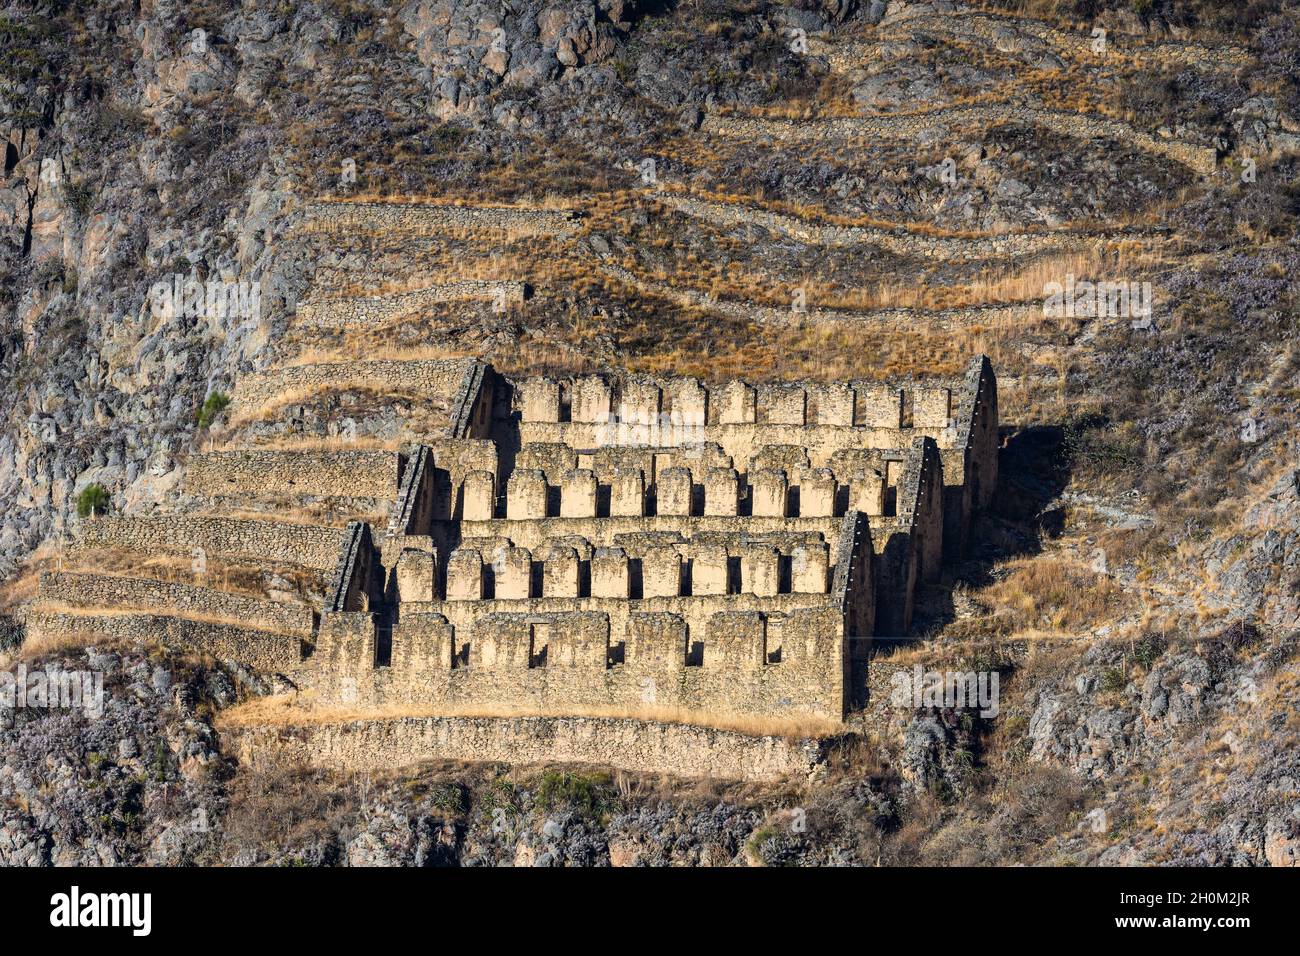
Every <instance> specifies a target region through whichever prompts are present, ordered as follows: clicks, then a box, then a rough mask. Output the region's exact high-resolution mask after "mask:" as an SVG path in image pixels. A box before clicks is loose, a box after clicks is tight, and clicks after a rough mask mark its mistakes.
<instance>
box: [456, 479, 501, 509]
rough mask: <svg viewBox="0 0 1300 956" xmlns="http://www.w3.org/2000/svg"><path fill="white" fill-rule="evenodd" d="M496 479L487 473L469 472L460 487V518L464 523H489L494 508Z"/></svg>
mask: <svg viewBox="0 0 1300 956" xmlns="http://www.w3.org/2000/svg"><path fill="white" fill-rule="evenodd" d="M496 495H497V479H496V476H495V475H493V474H492V473H491V472H489V471H471V472H470V473H469V474H468V475H466V476H465V483H464V484H463V485H461V516H462V517H463V518H464V520H465V521H490V520H492V512H493V509H494V508H495V507H496Z"/></svg>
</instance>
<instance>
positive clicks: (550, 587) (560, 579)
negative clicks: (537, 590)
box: [542, 546, 580, 598]
mask: <svg viewBox="0 0 1300 956" xmlns="http://www.w3.org/2000/svg"><path fill="white" fill-rule="evenodd" d="M542 561H543V565H542V596H543V597H566V598H572V597H577V596H578V581H579V571H580V567H579V563H578V552H577V551H576V550H575V549H573V548H568V547H560V546H553V547H551V549H550V550H549V551H547V552H546V553H545V555H544V556H543V558H542Z"/></svg>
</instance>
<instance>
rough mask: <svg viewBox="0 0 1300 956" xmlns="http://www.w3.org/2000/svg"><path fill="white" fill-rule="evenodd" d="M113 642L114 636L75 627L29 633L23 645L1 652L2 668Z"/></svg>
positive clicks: (0, 666) (0, 664)
mask: <svg viewBox="0 0 1300 956" xmlns="http://www.w3.org/2000/svg"><path fill="white" fill-rule="evenodd" d="M111 643H114V641H113V639H112V638H108V637H105V636H104V635H102V634H94V633H92V632H89V631H79V630H76V629H75V628H70V629H68V630H66V631H59V632H58V633H55V634H41V635H28V636H27V637H26V638H25V639H24V640H23V643H22V646H21V647H17V648H14V649H12V650H9V651H5V652H4V653H0V670H3V669H6V668H9V667H12V666H13V665H14V664H17V663H19V662H20V661H31V660H35V659H36V658H38V657H43V656H44V655H46V654H53V653H56V652H59V651H69V650H78V649H80V648H83V647H94V646H95V645H98V644H111Z"/></svg>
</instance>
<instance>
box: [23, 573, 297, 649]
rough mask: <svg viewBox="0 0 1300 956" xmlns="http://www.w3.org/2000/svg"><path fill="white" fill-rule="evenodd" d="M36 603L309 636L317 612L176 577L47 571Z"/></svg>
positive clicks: (43, 576)
mask: <svg viewBox="0 0 1300 956" xmlns="http://www.w3.org/2000/svg"><path fill="white" fill-rule="evenodd" d="M37 601H38V602H39V604H41V605H50V604H53V605H58V606H66V607H69V608H80V609H83V610H86V609H95V608H100V609H119V610H124V609H129V610H135V611H150V612H155V613H157V614H161V615H169V616H179V617H185V616H191V615H198V616H203V617H214V618H224V619H227V620H229V621H238V622H240V625H241V626H242V627H244V628H246V629H250V630H256V631H270V632H272V633H277V634H294V635H297V636H298V637H303V638H306V637H310V636H311V633H312V629H313V627H314V625H315V614H314V612H313V611H312V609H311V608H310V607H306V606H304V605H291V604H277V603H275V602H273V601H264V600H259V599H257V598H252V597H247V596H245V595H242V594H233V593H231V592H229V591H219V590H217V589H215V588H206V587H196V586H194V585H190V584H180V583H177V582H174V581H156V580H153V579H150V578H128V577H119V576H116V575H109V574H73V573H67V572H61V573H50V572H45V573H42V574H41V577H40V590H39V592H38V597H37Z"/></svg>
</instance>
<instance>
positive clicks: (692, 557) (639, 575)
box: [396, 534, 833, 603]
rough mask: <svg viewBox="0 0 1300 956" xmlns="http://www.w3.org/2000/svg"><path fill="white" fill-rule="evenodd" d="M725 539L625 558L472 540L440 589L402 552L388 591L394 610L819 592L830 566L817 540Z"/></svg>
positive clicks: (432, 572) (425, 558) (427, 567)
mask: <svg viewBox="0 0 1300 956" xmlns="http://www.w3.org/2000/svg"><path fill="white" fill-rule="evenodd" d="M729 537H730V540H718V539H714V540H708V539H705V540H690V541H678V542H671V543H669V542H664V543H659V544H652V545H650V546H647V547H641V548H636V547H634V548H632V549H630V550H631V551H632V553H631V554H630V553H629V549H626V548H623V547H595V548H593V547H591V546H590V545H589V544H587V542H586V541H585V540H583V539H581V538H576V537H573V538H567V539H561V540H556V541H552V542H548V543H546V544H544V545H542V546H541V547H538V548H535V549H532V550H530V549H528V548H522V547H515V546H513V545H510V544H509V543H508V541H505V540H497V541H493V540H491V539H471V540H470V541H468V542H465V543H463V544H462V545H461V546H460V547H458V548H456V549H455V550H454V551H452V552H451V555H450V556H449V557H448V559H447V567H446V574H445V577H444V578H443V580H444V581H445V583H443V584H442V585H441V586H440V583H439V579H440V576H439V574H438V567H437V563H438V559H437V555H436V553H434V552H432V551H423V550H419V549H415V548H408V549H406V550H404V551H403V552H402V553H401V555H400V556H399V558H398V561H397V569H396V579H397V589H398V593H399V594H400V596H401V600H402V602H403V603H405V602H410V601H416V602H424V601H439V600H443V601H449V602H457V601H525V600H533V599H539V598H612V599H618V600H643V599H647V598H657V597H664V598H674V597H722V596H726V595H741V594H748V595H756V596H759V597H774V596H777V595H782V594H796V595H797V594H804V595H825V594H826V593H828V591H829V588H830V580H831V574H832V570H833V565H832V564H831V560H830V548H829V545H828V544H827V542H826V541H825V540H824V539H823V538H822V537H821V536H820V535H817V534H805V535H787V536H775V537H772V538H768V539H766V540H764V539H763V538H761V537H758V538H755V539H750V538H749V536H746V535H734V536H729Z"/></svg>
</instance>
